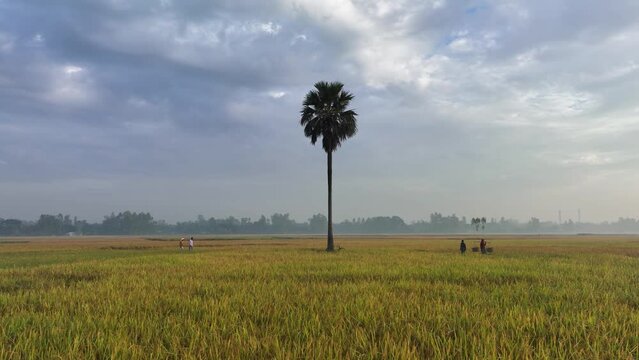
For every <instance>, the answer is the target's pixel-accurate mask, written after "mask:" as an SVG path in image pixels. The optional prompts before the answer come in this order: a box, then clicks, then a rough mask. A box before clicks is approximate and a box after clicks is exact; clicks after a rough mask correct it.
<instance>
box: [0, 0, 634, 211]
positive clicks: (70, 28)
mask: <svg viewBox="0 0 639 360" xmlns="http://www.w3.org/2000/svg"><path fill="white" fill-rule="evenodd" d="M637 6H639V5H637V3H636V2H634V1H618V2H614V3H606V4H604V3H600V2H597V1H586V2H577V1H568V0H565V1H559V2H554V1H553V2H551V1H538V2H523V1H508V2H501V1H500V2H494V1H443V0H438V1H416V0H415V1H413V0H405V1H396V2H388V1H363V0H358V1H341V0H327V1H326V2H323V3H319V2H315V1H311V0H280V1H275V2H266V1H177V0H175V1H169V0H161V1H154V2H149V1H106V0H105V1H88V0H87V1H74V2H72V3H62V2H50V1H43V0H32V1H26V2H7V1H4V2H2V1H0V186H1V188H2V190H0V204H1V205H0V217H8V216H22V217H26V218H29V217H35V216H37V215H38V213H39V212H40V211H51V212H60V211H62V212H69V213H74V214H78V215H79V216H80V217H83V216H85V217H88V218H99V216H100V215H102V214H103V213H105V212H108V211H111V210H118V209H125V208H130V209H132V210H149V211H151V212H153V213H154V214H157V216H159V217H166V218H167V219H168V220H174V219H181V220H183V219H186V218H190V217H192V216H195V215H196V214H197V213H204V214H205V215H215V216H223V215H227V214H231V213H233V214H235V215H244V214H245V215H249V216H256V215H259V213H262V212H264V213H269V212H271V211H290V212H291V213H292V214H293V215H294V216H295V217H298V218H300V219H303V218H305V216H308V215H310V214H312V213H316V212H320V211H323V209H324V195H325V194H324V189H325V184H324V176H325V173H324V161H325V159H324V155H323V153H322V151H321V149H319V148H317V147H312V146H311V145H310V144H309V143H308V140H307V139H305V138H304V137H303V136H302V132H301V129H300V127H299V125H298V119H297V117H298V112H299V109H300V103H301V99H302V98H303V96H304V94H305V92H306V91H308V89H309V88H310V87H311V86H312V84H313V83H314V82H315V81H317V80H340V81H343V82H345V83H346V85H347V87H348V89H349V90H352V91H353V92H354V93H355V94H356V99H355V103H354V106H355V107H356V109H357V111H358V113H359V114H360V132H359V134H358V135H357V136H356V137H355V138H354V139H352V140H349V141H348V142H347V143H346V144H345V146H344V147H343V148H342V149H340V151H339V152H338V154H337V155H336V157H335V173H336V179H335V194H336V204H339V206H338V207H337V208H336V214H337V215H338V217H352V216H369V215H378V214H392V213H397V214H399V215H401V216H404V217H406V218H407V219H416V218H421V217H426V216H427V215H428V212H429V211H447V212H456V213H458V214H467V213H473V214H475V213H478V212H485V213H487V215H491V216H501V215H510V214H512V215H513V216H517V217H521V218H526V217H528V216H541V217H544V216H545V217H547V218H548V217H552V216H554V213H555V212H556V209H557V208H558V207H563V206H566V204H570V203H574V204H573V205H571V206H582V207H583V208H584V209H583V210H584V213H586V212H587V207H590V208H591V209H592V212H591V214H592V216H593V217H594V218H595V219H605V218H610V217H614V216H617V215H619V212H622V213H623V212H624V211H625V212H631V211H632V209H633V204H634V203H633V201H635V200H639V194H635V193H633V194H631V195H629V196H626V197H623V196H621V195H620V194H619V193H618V192H617V191H613V190H610V193H609V195H610V196H608V197H607V196H606V191H605V189H612V188H615V189H616V188H619V187H620V186H622V185H624V184H626V183H627V182H628V181H630V179H635V178H637V177H639V167H638V166H639V164H638V163H637V157H636V156H634V155H633V154H636V153H637V150H639V149H638V148H637V146H636V145H635V144H636V141H634V139H635V138H636V135H637V132H638V131H639V129H637V122H636V116H637V113H638V111H639V110H638V107H637V104H636V100H635V99H634V96H633V94H635V93H637V91H638V90H639V89H637V84H639V78H638V76H639V70H638V68H637V62H636V59H637V56H639V54H638V53H637V50H635V49H637V48H639V47H638V46H637V45H638V44H637V40H636V39H637V38H639V37H637V36H636V35H637V34H638V33H639V28H637V26H636V24H637V20H638V19H639V9H638V8H637ZM72 189H76V190H72ZM602 189H603V190H602ZM584 193H588V194H593V195H592V198H591V199H585V198H584V196H583V194H584ZM46 199H50V200H46ZM596 201H598V202H599V205H595V204H593V203H594V202H596ZM17 202H19V203H20V205H19V208H16V206H9V205H6V204H16V203H17ZM580 204H581V205H580ZM615 204H616V205H617V208H618V209H619V211H615V210H614V205H615ZM14 211H15V215H14V213H12V212H14ZM488 213H490V214H488ZM625 215H632V214H625Z"/></svg>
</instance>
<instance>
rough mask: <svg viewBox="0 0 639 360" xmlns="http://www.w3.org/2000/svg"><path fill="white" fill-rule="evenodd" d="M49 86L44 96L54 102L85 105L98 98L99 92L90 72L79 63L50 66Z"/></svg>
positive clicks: (48, 69) (48, 70)
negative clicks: (78, 64)
mask: <svg viewBox="0 0 639 360" xmlns="http://www.w3.org/2000/svg"><path fill="white" fill-rule="evenodd" d="M46 71H47V72H48V77H49V88H48V90H47V93H46V94H45V96H44V98H45V99H46V100H47V101H49V102H52V103H56V104H60V105H63V104H66V105H83V104H88V103H91V102H93V101H94V100H96V98H97V92H96V89H95V86H94V81H93V79H92V77H91V76H90V74H89V72H88V71H87V70H86V69H85V68H83V67H80V66H77V65H64V66H53V67H48V68H47V70H46Z"/></svg>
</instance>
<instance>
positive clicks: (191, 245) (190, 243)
mask: <svg viewBox="0 0 639 360" xmlns="http://www.w3.org/2000/svg"><path fill="white" fill-rule="evenodd" d="M192 250H193V236H191V238H190V239H189V251H192Z"/></svg>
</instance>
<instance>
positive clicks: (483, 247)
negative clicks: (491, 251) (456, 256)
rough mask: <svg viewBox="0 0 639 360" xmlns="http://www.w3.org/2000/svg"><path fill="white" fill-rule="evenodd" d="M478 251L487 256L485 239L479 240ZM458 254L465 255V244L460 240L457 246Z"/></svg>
mask: <svg viewBox="0 0 639 360" xmlns="http://www.w3.org/2000/svg"><path fill="white" fill-rule="evenodd" d="M475 249H476V248H475ZM479 249H480V251H481V253H482V254H487V253H488V252H487V250H486V239H481V240H480V241H479ZM475 251H476V250H475ZM459 252H460V253H462V254H464V253H466V243H465V242H464V239H462V241H461V243H460V244H459Z"/></svg>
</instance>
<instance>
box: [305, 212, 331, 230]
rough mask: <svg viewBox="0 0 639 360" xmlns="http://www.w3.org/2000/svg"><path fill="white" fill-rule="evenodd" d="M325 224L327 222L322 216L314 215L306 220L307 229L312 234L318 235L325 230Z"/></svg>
mask: <svg viewBox="0 0 639 360" xmlns="http://www.w3.org/2000/svg"><path fill="white" fill-rule="evenodd" d="M327 224H328V220H327V219H326V216H324V215H322V214H315V215H313V216H312V217H311V218H310V219H308V227H309V230H310V232H312V233H319V232H321V231H323V230H324V229H326V226H327Z"/></svg>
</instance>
